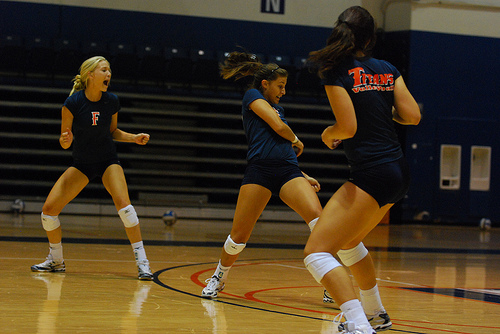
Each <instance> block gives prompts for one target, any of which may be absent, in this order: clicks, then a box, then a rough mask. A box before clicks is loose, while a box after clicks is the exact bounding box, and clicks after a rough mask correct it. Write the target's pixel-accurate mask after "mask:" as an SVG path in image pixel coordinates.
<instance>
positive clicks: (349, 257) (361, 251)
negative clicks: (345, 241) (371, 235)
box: [337, 242, 368, 267]
mask: <svg viewBox="0 0 500 334" xmlns="http://www.w3.org/2000/svg"><path fill="white" fill-rule="evenodd" d="M337 255H338V257H339V258H340V260H341V261H342V263H343V264H344V265H346V266H348V267H350V266H352V265H354V264H356V263H358V262H359V261H361V260H363V259H364V258H365V256H367V255H368V249H366V247H365V245H363V243H362V242H360V243H359V244H358V245H357V246H356V247H354V248H351V249H341V250H339V251H338V252H337Z"/></svg>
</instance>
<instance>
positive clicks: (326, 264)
mask: <svg viewBox="0 0 500 334" xmlns="http://www.w3.org/2000/svg"><path fill="white" fill-rule="evenodd" d="M304 264H305V265H306V268H307V270H309V272H310V273H311V275H312V276H313V277H314V279H315V280H316V282H318V283H320V284H321V280H322V279H323V277H324V276H325V275H326V274H328V273H329V272H330V271H332V270H333V269H335V268H337V267H341V266H342V265H341V264H340V263H339V261H337V260H336V259H335V258H334V257H333V255H332V254H330V253H326V252H320V253H312V254H309V255H308V256H306V257H305V259H304Z"/></svg>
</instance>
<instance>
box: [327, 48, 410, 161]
mask: <svg viewBox="0 0 500 334" xmlns="http://www.w3.org/2000/svg"><path fill="white" fill-rule="evenodd" d="M399 76H400V73H399V71H398V70H397V69H396V68H395V67H394V66H393V65H391V64H390V63H388V62H386V61H384V60H378V59H374V58H371V57H366V58H362V59H354V58H348V59H346V60H345V61H344V62H342V63H341V64H340V65H339V66H338V67H337V68H335V69H333V70H331V71H328V72H327V73H325V79H323V81H322V83H323V84H324V85H333V86H340V87H343V88H345V89H346V91H347V92H348V93H349V96H350V97H351V100H352V103H353V105H354V110H355V112H356V120H357V124H358V128H357V131H356V134H355V135H354V137H352V138H349V139H346V140H343V144H344V150H345V154H346V156H347V159H348V162H349V165H350V166H351V170H360V169H364V168H368V167H372V166H375V165H378V164H381V163H386V162H391V161H395V160H398V159H399V158H401V157H402V156H403V152H402V149H401V145H400V143H399V141H398V136H397V134H396V130H395V126H394V121H393V120H392V106H393V105H394V83H395V81H396V79H397V78H399Z"/></svg>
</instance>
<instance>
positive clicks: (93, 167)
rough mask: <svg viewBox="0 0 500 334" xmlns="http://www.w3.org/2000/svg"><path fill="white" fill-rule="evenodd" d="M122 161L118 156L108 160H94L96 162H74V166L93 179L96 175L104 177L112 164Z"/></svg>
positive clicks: (90, 179)
mask: <svg viewBox="0 0 500 334" xmlns="http://www.w3.org/2000/svg"><path fill="white" fill-rule="evenodd" d="M119 164H120V161H119V160H118V158H113V159H109V160H106V161H100V162H94V163H89V164H87V163H80V162H73V167H75V168H76V169H78V170H79V171H80V172H82V173H83V174H85V176H86V177H87V178H88V179H89V181H92V180H93V179H95V178H96V177H102V175H103V174H104V172H105V171H106V169H107V168H108V167H109V166H111V165H119Z"/></svg>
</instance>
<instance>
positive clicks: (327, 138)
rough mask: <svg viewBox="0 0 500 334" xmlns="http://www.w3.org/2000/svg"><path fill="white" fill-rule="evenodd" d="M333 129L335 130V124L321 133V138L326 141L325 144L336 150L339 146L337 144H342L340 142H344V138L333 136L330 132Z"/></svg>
mask: <svg viewBox="0 0 500 334" xmlns="http://www.w3.org/2000/svg"><path fill="white" fill-rule="evenodd" d="M332 131H333V125H330V126H329V127H327V128H326V129H325V131H323V133H322V134H321V140H323V143H325V145H326V146H328V148H329V149H331V150H334V149H336V148H337V146H339V145H340V143H342V140H341V139H335V138H332V137H331V135H330V132H332Z"/></svg>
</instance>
